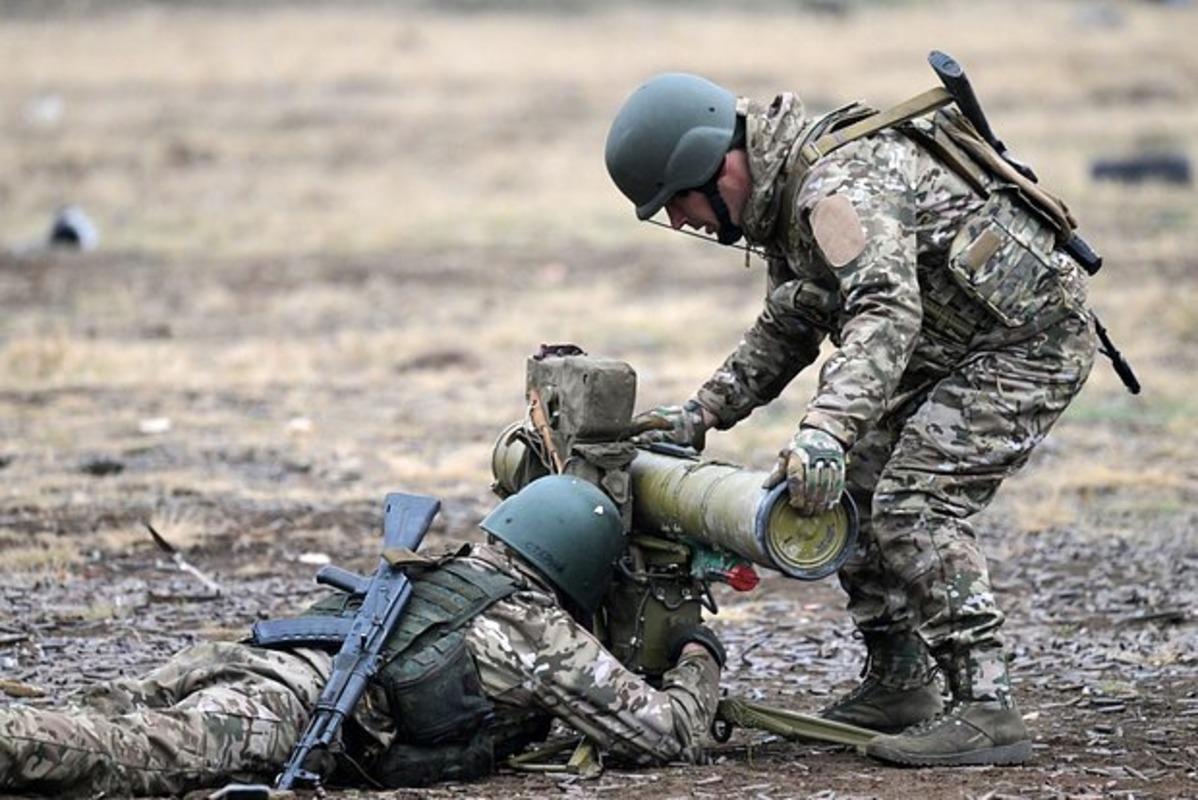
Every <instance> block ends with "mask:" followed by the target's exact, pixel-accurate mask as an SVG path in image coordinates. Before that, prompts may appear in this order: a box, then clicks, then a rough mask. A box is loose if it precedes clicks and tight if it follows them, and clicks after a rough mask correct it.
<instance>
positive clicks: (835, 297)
mask: <svg viewBox="0 0 1198 800" xmlns="http://www.w3.org/2000/svg"><path fill="white" fill-rule="evenodd" d="M740 111H741V113H743V114H744V115H745V117H746V123H747V151H748V155H749V166H750V174H751V176H752V194H751V196H750V199H749V201H748V204H747V206H746V208H745V211H744V214H743V220H742V226H743V228H744V230H745V235H746V237H747V238H748V239H749V240H750V241H752V242H755V243H757V244H759V245H761V246H763V247H764V248H765V250H766V253H767V256H768V264H769V267H768V270H769V278H768V286H767V297H766V302H765V309H764V310H763V312H762V313H761V315H760V316H759V317H758V319H757V321H756V322H755V323H754V324H753V325H752V327H750V328H749V330H748V331H747V332H746V333H745V336H744V339H743V340H742V341H741V343H740V345H739V346H738V347H737V349H736V350H735V351H734V352H733V353H732V355H730V356H729V357H728V359H727V360H726V361H725V362H724V364H723V365H722V366H721V367H720V368H719V369H718V370H717V371H716V372H715V374H714V375H713V376H712V377H711V379H710V380H709V381H707V382H706V383H705V384H704V385H703V386H702V388H701V390H700V391H699V394H698V399H699V401H700V402H701V403H702V404H703V406H704V407H705V408H707V409H708V410H709V411H710V412H712V414H714V416H715V417H716V418H717V419H718V423H717V425H718V427H720V428H728V427H731V426H732V425H734V424H735V423H736V422H737V421H739V420H741V419H743V418H744V417H745V416H747V415H748V414H749V413H750V412H751V411H752V410H753V409H754V408H756V407H757V406H760V405H762V404H764V403H768V402H769V401H770V400H772V399H773V398H774V397H776V396H777V395H778V394H779V392H781V390H782V389H783V388H784V387H785V386H786V384H787V383H788V382H789V381H790V380H791V379H792V378H793V377H794V376H795V375H796V374H797V373H798V372H799V371H800V370H801V369H802V368H804V367H806V366H808V365H809V364H811V363H812V362H813V361H814V360H815V359H816V357H817V354H818V350H819V344H820V341H821V340H822V339H823V338H824V337H825V336H827V337H828V338H829V339H831V341H832V342H833V344H835V345H836V346H837V348H838V349H837V351H836V352H835V353H833V354H832V355H831V357H830V358H829V359H828V360H827V362H826V363H825V364H824V366H823V369H822V370H821V373H820V382H819V389H818V391H817V392H816V394H815V396H814V397H813V399H812V400H811V401H810V403H809V404H808V406H807V410H806V413H805V415H804V416H803V418H802V421H801V425H802V426H809V427H815V428H819V429H822V430H824V431H826V432H827V433H830V434H831V435H833V436H835V437H836V438H837V439H838V440H840V442H841V443H842V444H843V445H844V446H845V448H846V450H847V452H848V464H847V484H848V490H849V491H850V492H851V493H852V494H853V496H854V498H855V499H856V501H857V503H858V505H859V507H860V508H861V509H862V510H863V514H862V517H863V529H864V531H863V532H864V535H865V536H864V539H865V541H864V546H863V548H862V549H861V551H860V553H859V555H858V556H857V557H855V558H854V559H853V560H852V561H851V562H850V563H849V564H848V565H846V566H845V567H844V569H843V570H842V572H841V575H840V577H841V581H842V584H843V586H844V587H845V589H846V591H847V593H848V595H849V609H850V611H851V613H852V615H853V617H854V620H855V622H856V624H857V625H858V626H859V627H860V629H861V630H862V631H863V632H864V633H866V634H870V633H874V634H879V635H890V636H894V635H903V634H907V633H910V632H917V633H918V634H919V635H920V636H921V637H922V639H923V641H924V642H925V643H926V644H927V646H928V647H929V648H930V650H931V652H932V653H933V655H935V656H936V657H937V659H938V660H940V661H942V663H947V662H950V661H952V660H953V659H966V660H967V663H966V664H965V665H964V667H965V669H966V671H967V673H968V674H969V676H970V683H971V686H970V687H968V692H969V693H971V694H972V697H973V699H977V700H996V701H999V702H1001V703H1002V704H1003V705H1004V706H1009V704H1010V688H1009V686H1008V685H1007V679H1006V670H1005V667H1003V666H1002V664H1003V662H1002V652H1001V647H1002V645H1001V640H1000V638H999V634H998V630H999V627H1000V626H1001V624H1002V621H1003V615H1002V612H1001V611H999V609H998V606H997V605H996V603H995V599H994V596H993V593H992V592H991V589H990V582H989V577H988V574H987V568H986V562H985V559H984V558H983V556H982V554H981V551H980V548H979V546H978V542H977V540H976V538H975V535H974V531H973V529H972V527H971V526H970V524H969V521H968V520H969V518H970V517H971V516H973V515H974V514H976V513H977V512H978V511H980V510H982V509H983V508H984V507H985V506H986V505H987V504H988V503H989V502H990V500H991V498H992V497H993V496H994V493H995V491H996V490H997V489H998V486H999V484H1000V483H1001V482H1002V480H1003V479H1004V478H1006V477H1007V476H1008V475H1011V474H1012V473H1013V472H1015V471H1016V470H1018V469H1019V468H1020V467H1021V466H1022V465H1023V464H1024V463H1025V462H1026V460H1027V458H1028V455H1029V454H1030V453H1031V451H1032V449H1033V448H1034V447H1035V446H1036V445H1037V444H1038V443H1039V442H1040V441H1041V440H1042V439H1043V438H1044V436H1045V435H1046V434H1047V433H1048V430H1049V428H1051V427H1052V424H1053V423H1054V422H1055V421H1056V419H1057V417H1058V416H1059V415H1060V414H1061V412H1062V411H1063V410H1064V409H1065V407H1066V406H1067V405H1068V403H1069V402H1070V400H1071V399H1072V398H1073V396H1074V395H1075V394H1076V393H1077V392H1078V390H1079V389H1080V388H1081V386H1082V384H1083V383H1084V381H1085V380H1086V377H1087V375H1088V374H1089V371H1090V366H1091V363H1092V360H1093V356H1094V352H1095V340H1094V334H1093V332H1092V328H1091V321H1090V317H1089V312H1088V311H1087V309H1086V298H1085V285H1084V280H1083V278H1082V273H1081V270H1080V268H1079V267H1078V265H1077V264H1076V263H1074V262H1073V261H1072V260H1071V259H1070V258H1069V257H1068V256H1066V255H1064V254H1062V253H1060V252H1057V251H1054V249H1053V236H1052V232H1051V230H1050V229H1048V228H1047V227H1046V226H1045V225H1043V224H1042V223H1040V222H1039V221H1038V220H1037V219H1035V218H1034V217H1032V215H1031V214H1029V213H1028V212H1026V211H1024V210H1022V209H1021V208H1020V207H1019V206H1017V205H1015V204H1014V202H1013V200H1012V198H1011V196H1010V195H1011V192H1010V191H1009V190H1003V189H1002V187H1000V186H998V185H996V184H995V183H994V182H993V181H991V180H989V179H987V188H988V189H989V190H990V197H989V199H986V198H984V197H983V196H982V195H981V194H979V193H977V192H975V191H974V190H973V189H972V188H971V187H970V185H969V184H967V183H966V182H965V181H964V180H963V179H962V178H961V177H960V176H958V175H957V174H956V173H954V172H953V171H951V170H950V169H949V168H948V167H946V166H945V165H944V164H942V163H941V162H940V161H938V160H937V159H936V158H935V157H934V156H933V155H932V154H931V153H930V152H929V151H928V150H926V149H925V148H924V147H922V146H921V145H920V144H918V143H917V142H916V140H915V138H914V137H913V136H912V135H909V134H907V133H903V132H901V131H897V130H886V131H883V132H880V133H875V134H873V135H870V136H867V137H865V138H863V139H860V140H858V141H855V142H851V143H849V144H847V145H845V146H843V147H841V148H840V149H838V150H835V151H833V152H832V153H831V154H829V155H827V156H825V157H824V158H822V159H820V160H818V161H816V162H815V164H814V166H813V167H812V168H811V170H810V172H809V173H808V174H807V175H806V176H805V177H804V178H803V179H802V182H801V184H799V185H798V189H797V191H796V192H795V193H794V194H793V195H792V196H793V198H794V203H793V206H792V207H791V208H783V198H784V195H785V194H786V192H784V190H783V187H784V185H785V183H786V178H787V170H788V169H789V168H790V163H791V162H789V161H788V160H787V159H788V154H791V153H792V152H794V151H797V150H798V148H793V151H792V144H794V142H795V141H796V140H798V139H799V138H800V137H802V136H803V135H804V134H805V133H806V132H807V131H808V130H809V127H810V126H811V125H812V124H813V122H812V120H810V119H809V118H808V117H806V116H805V115H804V113H803V109H802V105H801V103H800V102H799V100H798V98H796V97H794V96H793V95H788V94H784V95H780V96H779V97H778V98H777V99H775V100H774V102H773V103H772V104H771V105H769V106H768V107H766V106H763V105H761V104H757V103H754V102H749V101H744V100H742V101H741V104H740ZM914 124H915V125H916V126H917V127H919V128H920V129H922V130H930V129H931V125H932V122H931V121H930V120H921V121H917V122H916V123H914ZM986 231H989V232H986ZM983 234H984V235H983Z"/></svg>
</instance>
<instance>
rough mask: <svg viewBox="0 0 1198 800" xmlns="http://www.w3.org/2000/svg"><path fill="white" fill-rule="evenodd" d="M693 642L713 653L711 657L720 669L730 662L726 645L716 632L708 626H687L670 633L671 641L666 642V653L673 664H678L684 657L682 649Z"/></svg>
mask: <svg viewBox="0 0 1198 800" xmlns="http://www.w3.org/2000/svg"><path fill="white" fill-rule="evenodd" d="M691 642H694V643H695V644H701V645H703V646H704V647H706V648H707V652H709V653H711V657H712V658H714V659H715V663H716V664H717V665H718V666H719V668H720V669H723V668H724V663H725V662H726V661H727V660H728V653H727V651H725V650H724V643H723V642H721V641H720V637H718V636H716V635H715V631H713V630H712V629H711V628H709V627H707V626H706V625H687V626H684V627H680V628H674V629H672V630H671V631H670V636H669V639H668V640H667V641H666V653H667V654H668V655H669V657H670V663H671V664H677V663H678V657H679V656H681V655H682V648H684V647H686V646H687V645H688V644H690V643H691Z"/></svg>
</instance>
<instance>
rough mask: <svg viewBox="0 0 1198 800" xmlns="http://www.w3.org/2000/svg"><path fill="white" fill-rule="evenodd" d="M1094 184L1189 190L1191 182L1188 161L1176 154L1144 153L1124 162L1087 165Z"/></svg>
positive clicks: (1109, 160) (1113, 160)
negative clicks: (1152, 185)
mask: <svg viewBox="0 0 1198 800" xmlns="http://www.w3.org/2000/svg"><path fill="white" fill-rule="evenodd" d="M1090 177H1092V178H1093V179H1094V180H1096V181H1104V180H1105V181H1118V182H1120V183H1154V182H1155V183H1167V184H1173V185H1177V186H1189V185H1190V183H1191V181H1192V180H1193V175H1192V172H1191V170H1190V159H1189V158H1187V157H1186V156H1184V155H1181V154H1176V153H1145V154H1142V155H1134V156H1125V157H1123V158H1100V159H1095V160H1094V161H1093V162H1091V164H1090Z"/></svg>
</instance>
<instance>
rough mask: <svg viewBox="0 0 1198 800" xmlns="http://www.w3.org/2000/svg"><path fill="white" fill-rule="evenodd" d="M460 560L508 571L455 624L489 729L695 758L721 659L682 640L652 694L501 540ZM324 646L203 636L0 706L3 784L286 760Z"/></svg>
mask: <svg viewBox="0 0 1198 800" xmlns="http://www.w3.org/2000/svg"><path fill="white" fill-rule="evenodd" d="M461 559H462V560H463V561H465V562H467V563H472V564H474V565H476V566H479V567H480V568H484V569H486V568H491V569H496V570H499V571H500V572H503V573H506V574H507V575H510V576H513V577H515V578H517V579H518V580H519V584H520V588H519V590H518V591H517V592H516V593H515V594H512V595H510V596H508V597H506V598H504V599H501V600H498V601H497V602H495V603H494V604H493V605H491V606H490V607H489V608H487V609H486V610H485V611H484V612H483V613H481V614H480V615H479V616H477V617H475V618H474V619H473V621H472V622H471V623H470V624H469V627H468V628H467V629H466V641H467V647H468V648H469V651H470V653H471V654H472V655H473V658H474V661H475V663H476V664H477V666H478V672H479V676H480V678H481V682H482V686H483V690H484V692H485V694H486V695H487V697H488V698H490V700H491V702H492V703H493V705H494V708H495V712H496V717H497V719H496V722H495V725H496V727H500V728H502V727H503V726H504V725H505V724H507V723H510V722H512V721H519V720H523V719H526V718H527V717H528V716H529V715H530V714H536V713H542V714H548V715H552V716H553V717H556V718H558V719H560V720H562V721H563V722H565V723H566V724H568V725H569V726H571V727H573V728H575V729H576V730H579V731H581V732H583V733H585V734H586V735H587V736H589V737H591V738H592V739H593V740H595V741H596V742H597V743H598V744H599V745H600V747H602V748H604V749H607V750H610V751H613V752H614V753H616V754H619V755H621V756H624V757H627V758H630V759H632V760H635V761H640V762H664V761H671V760H678V759H683V760H688V761H695V760H697V759H698V758H699V757H700V755H701V750H700V745H701V740H702V738H703V736H704V734H705V732H706V731H707V730H708V728H709V726H710V725H711V721H712V718H713V717H714V715H715V708H716V703H717V688H718V682H719V668H718V667H717V665H716V663H715V660H714V659H713V658H712V657H710V656H708V655H706V654H703V653H692V652H690V651H687V652H686V653H684V654H683V656H682V657H681V658H680V660H679V662H678V663H677V665H676V666H675V667H674V668H673V669H672V670H670V671H669V672H667V673H666V675H665V678H664V680H663V686H662V689H661V690H660V691H659V690H656V689H653V688H652V687H650V686H649V685H647V684H646V683H645V682H644V681H643V680H642V679H641V678H640V677H638V676H637V675H635V674H633V673H631V672H629V671H628V670H627V669H625V668H624V667H623V666H622V665H621V664H620V663H619V662H618V661H617V660H616V659H615V657H614V656H612V655H611V654H610V653H608V652H607V651H606V650H604V649H603V647H602V646H601V645H600V644H599V642H598V641H597V640H596V639H595V638H594V637H593V636H591V634H590V633H589V632H588V631H586V630H585V629H583V628H582V627H581V626H579V625H578V623H576V622H575V621H574V620H573V619H572V618H571V617H570V616H569V615H568V614H567V613H566V612H565V611H563V610H562V608H561V607H560V605H558V603H557V601H556V599H555V597H554V594H553V592H552V591H551V590H550V589H549V588H547V586H546V585H545V584H544V582H543V579H542V578H540V577H539V576H538V575H537V573H535V572H534V571H533V570H532V569H530V568H529V567H527V566H526V565H525V564H524V563H523V562H521V561H520V560H519V559H517V558H515V557H513V556H510V555H509V554H508V552H507V551H505V550H504V549H502V548H500V547H496V546H489V545H488V546H475V547H474V548H472V549H471V551H470V552H469V554H468V555H465V556H462V557H461ZM331 661H332V656H331V655H330V654H329V653H326V652H323V651H320V650H311V649H293V650H279V651H272V650H264V649H261V648H256V647H251V646H248V645H244V644H234V643H227V642H211V643H206V644H201V645H198V646H195V647H192V648H190V649H188V650H185V651H184V652H182V653H180V654H179V655H177V656H176V657H175V658H173V659H172V660H171V661H170V662H168V663H167V664H166V665H164V666H162V667H160V668H159V669H156V670H154V671H153V672H151V673H149V674H148V675H146V676H144V677H142V678H139V679H129V680H120V681H115V682H112V683H110V684H106V685H102V686H98V687H95V688H92V689H90V690H85V691H84V692H82V693H81V694H80V695H79V696H77V697H76V698H74V702H73V703H72V704H71V705H70V706H69V707H67V708H65V709H62V710H49V709H39V708H27V707H22V706H12V707H8V708H3V709H0V789H10V790H24V791H39V792H42V793H51V792H53V793H61V792H64V791H65V792H71V791H84V792H87V793H91V794H96V793H100V792H104V793H109V794H167V793H179V792H183V791H187V790H190V789H193V788H197V787H202V786H211V785H214V784H219V783H222V782H224V781H226V780H228V779H230V778H232V777H250V776H256V777H257V778H258V779H263V778H266V779H270V778H272V777H273V776H274V775H275V774H276V773H278V771H279V770H280V769H281V767H282V765H283V762H284V761H285V760H286V758H287V755H288V754H289V753H290V750H291V747H292V745H293V744H294V742H295V740H296V738H297V737H298V736H299V734H300V733H301V732H302V731H303V728H304V725H305V722H306V720H307V717H308V715H309V713H310V712H311V710H312V708H313V707H314V705H315V702H316V699H317V697H318V696H319V694H320V691H321V689H322V688H323V686H324V684H325V681H326V678H327V676H328V674H329V670H330V665H331ZM378 689H379V687H378V686H373V685H372V687H371V689H370V691H368V693H367V695H366V697H364V698H363V701H362V702H361V703H360V704H359V706H358V708H357V709H356V710H355V712H354V715H353V722H354V723H356V724H355V725H353V726H352V727H353V729H354V731H355V734H354V740H355V744H354V745H352V746H350V747H349V751H350V752H349V755H350V756H352V757H353V758H354V759H355V760H357V761H359V762H360V763H361V764H363V765H365V766H366V771H367V773H368V774H369V766H370V764H371V758H372V757H373V756H375V755H377V754H378V753H379V752H381V751H382V750H383V749H385V748H386V747H387V746H388V744H389V743H390V741H391V740H392V739H393V738H394V736H395V723H394V721H393V720H392V718H391V715H390V713H389V709H388V702H387V696H386V695H385V694H384V693H383V692H382V691H378Z"/></svg>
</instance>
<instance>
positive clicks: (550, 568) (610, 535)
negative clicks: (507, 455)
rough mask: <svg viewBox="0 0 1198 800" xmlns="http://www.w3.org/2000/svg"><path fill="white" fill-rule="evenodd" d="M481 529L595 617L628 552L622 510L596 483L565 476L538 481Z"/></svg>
mask: <svg viewBox="0 0 1198 800" xmlns="http://www.w3.org/2000/svg"><path fill="white" fill-rule="evenodd" d="M482 529H483V530H484V531H486V532H487V533H489V534H491V535H492V536H494V537H495V538H497V539H499V540H500V541H502V542H503V543H504V544H506V545H507V546H508V547H510V548H512V549H513V550H515V551H516V552H517V553H519V554H520V555H521V556H523V557H524V558H525V559H526V560H527V561H528V562H529V563H531V564H532V565H533V566H535V567H537V568H538V569H539V570H540V571H541V572H542V574H544V575H545V577H546V578H548V579H549V580H550V581H552V582H553V585H554V586H556V587H557V588H558V589H560V590H561V591H562V592H564V593H565V594H566V596H567V597H569V598H570V599H571V600H573V601H574V602H576V603H578V605H580V606H581V607H582V608H583V609H584V610H585V611H586V612H587V613H594V611H595V609H596V608H598V607H599V601H600V600H601V599H603V594H604V592H606V591H607V585H608V583H609V582H610V581H611V577H612V568H613V565H614V564H615V561H616V559H617V558H619V557H620V554H621V553H622V552H623V550H624V528H623V525H622V524H621V522H620V511H619V509H618V508H616V504H615V503H613V502H612V501H611V499H610V498H608V496H607V495H606V494H604V493H603V491H602V490H601V489H599V488H598V487H597V486H595V485H594V484H590V483H587V482H586V481H584V480H580V479H578V478H571V477H569V476H566V475H549V476H546V477H544V478H540V479H538V480H535V481H533V482H532V483H530V484H528V486H525V487H524V488H523V489H521V490H520V491H519V492H518V493H516V494H514V495H512V496H511V497H509V498H507V499H506V500H504V501H503V502H502V503H500V504H499V505H497V506H496V507H495V509H494V510H493V511H492V512H491V513H490V514H488V515H487V517H486V519H484V520H483V521H482Z"/></svg>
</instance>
